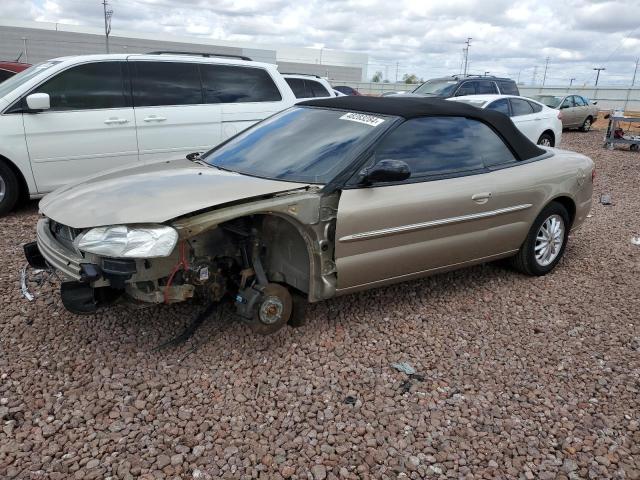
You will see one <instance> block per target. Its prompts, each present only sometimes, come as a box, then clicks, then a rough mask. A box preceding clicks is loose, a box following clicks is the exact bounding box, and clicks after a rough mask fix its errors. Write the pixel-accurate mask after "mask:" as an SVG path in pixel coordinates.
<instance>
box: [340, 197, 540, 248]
mask: <svg viewBox="0 0 640 480" xmlns="http://www.w3.org/2000/svg"><path fill="white" fill-rule="evenodd" d="M532 206H533V205H532V204H531V203H525V204H522V205H514V206H513V207H506V208H500V209H498V210H491V211H489V212H481V213H472V214H469V215H461V216H459V217H449V218H443V219H440V220H432V221H430V222H423V223H413V224H411V225H402V226H400V227H391V228H383V229H380V230H372V231H370V232H362V233H354V234H353V235H347V236H346V237H342V238H340V239H339V241H340V242H344V243H346V242H357V241H359V240H369V239H371V238H379V237H387V236H389V235H396V234H398V233H408V232H415V231H417V230H424V229H426V228H434V227H440V226H442V225H451V224H453V223H462V222H468V221H471V220H478V219H480V218H489V217H495V216H497V215H504V214H506V213H512V212H518V211H520V210H526V209H527V208H531V207H532Z"/></svg>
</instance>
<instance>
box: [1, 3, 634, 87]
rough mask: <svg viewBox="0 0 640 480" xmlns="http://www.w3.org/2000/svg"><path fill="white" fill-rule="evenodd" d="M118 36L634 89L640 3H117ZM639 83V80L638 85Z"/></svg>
mask: <svg viewBox="0 0 640 480" xmlns="http://www.w3.org/2000/svg"><path fill="white" fill-rule="evenodd" d="M110 4H111V8H113V10H114V12H115V13H114V17H113V33H114V34H115V33H117V32H118V30H129V31H136V32H153V33H158V31H159V30H160V31H165V32H168V33H171V34H176V35H179V36H193V37H209V38H214V39H216V38H218V39H226V40H239V41H252V42H253V41H255V42H258V43H262V44H270V45H288V46H302V47H315V48H327V49H341V50H351V51H357V52H363V53H367V54H369V59H370V63H369V66H368V71H369V76H371V75H373V73H374V72H375V71H381V72H382V73H383V75H386V77H387V78H389V79H390V80H391V81H393V80H395V75H396V63H397V64H398V70H399V73H400V77H402V75H403V74H404V73H415V74H417V75H418V76H421V77H424V78H429V77H434V76H440V75H445V74H453V73H459V72H460V68H461V60H462V49H463V47H464V41H465V40H466V38H467V37H472V38H473V39H472V40H471V49H470V55H469V62H470V63H469V70H470V72H473V73H483V72H485V71H489V72H491V74H496V75H509V76H511V77H512V78H514V79H517V78H518V77H519V78H520V81H522V82H526V83H530V82H531V81H532V79H533V77H534V70H535V67H536V66H537V70H535V72H536V74H537V80H538V81H541V80H542V76H543V72H544V65H545V59H546V58H547V57H549V67H548V72H547V84H554V85H565V84H568V83H569V79H570V78H575V79H576V80H575V82H574V83H575V84H578V85H582V84H593V82H594V80H595V73H596V72H594V71H593V68H594V67H596V66H597V67H600V66H604V67H605V68H606V71H604V72H602V74H601V77H600V84H629V83H630V82H631V76H632V75H633V69H634V64H635V60H636V58H638V57H640V0H624V1H605V0H602V1H601V0H591V1H589V0H533V1H530V0H395V1H390V0H380V1H379V0H317V1H316V0H310V1H306V0H299V1H298V2H291V1H288V0H255V1H251V0H110ZM0 16H2V18H5V19H16V20H38V21H49V22H62V23H69V24H77V25H86V26H93V27H100V26H102V25H103V17H102V5H101V0H0ZM639 83H640V73H639V78H638V80H637V81H636V84H639Z"/></svg>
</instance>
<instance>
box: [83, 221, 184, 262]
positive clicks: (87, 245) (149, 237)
mask: <svg viewBox="0 0 640 480" xmlns="http://www.w3.org/2000/svg"><path fill="white" fill-rule="evenodd" d="M177 241H178V232H176V231H175V229H173V228H171V227H167V226H165V225H139V226H127V225H115V226H112V227H96V228H92V229H91V230H88V231H86V232H85V233H82V234H80V235H79V236H78V237H77V238H76V239H75V241H74V244H75V245H76V247H77V248H78V249H79V250H82V251H84V252H89V253H95V254H96V255H102V256H105V257H115V258H153V257H167V256H168V255H169V254H170V253H171V252H172V251H173V248H174V247H175V246H176V243H177Z"/></svg>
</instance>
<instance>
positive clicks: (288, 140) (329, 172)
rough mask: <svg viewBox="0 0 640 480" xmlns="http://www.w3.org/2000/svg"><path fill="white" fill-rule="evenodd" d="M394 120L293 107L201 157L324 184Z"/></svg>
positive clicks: (254, 173) (237, 169) (226, 166)
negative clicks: (367, 141)
mask: <svg viewBox="0 0 640 480" xmlns="http://www.w3.org/2000/svg"><path fill="white" fill-rule="evenodd" d="M394 119H395V117H388V116H384V115H373V114H364V113H359V112H346V111H343V110H329V109H320V108H309V107H293V108H290V109H288V110H285V111H284V112H281V113H279V114H277V115H274V116H273V117H270V118H268V119H266V120H264V121H262V122H260V123H259V124H257V125H255V126H254V127H252V128H249V129H248V130H245V131H244V132H242V133H240V134H239V135H238V136H236V137H235V138H233V139H231V140H230V141H229V142H227V143H225V144H223V145H221V146H220V147H218V148H215V149H214V150H211V151H210V152H209V153H207V154H205V155H204V156H203V157H202V160H204V161H205V162H207V163H208V164H209V165H213V166H215V167H219V168H222V169H224V170H231V171H233V172H238V173H243V174H246V175H252V176H256V177H263V178H270V179H275V180H285V181H289V182H300V183H318V184H326V183H328V182H329V181H331V180H332V179H333V178H334V177H335V176H336V175H337V174H338V173H340V172H341V171H342V170H343V169H344V168H346V167H347V166H348V165H349V164H350V163H351V162H352V161H353V159H354V157H355V155H357V153H358V152H359V150H360V149H361V148H362V147H363V145H364V144H365V143H366V140H367V139H369V138H370V137H372V136H374V135H376V134H377V133H378V132H381V131H382V130H384V129H386V128H387V127H388V126H389V125H391V123H392V122H393V120H394Z"/></svg>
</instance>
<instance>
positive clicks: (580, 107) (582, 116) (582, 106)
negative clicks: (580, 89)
mask: <svg viewBox="0 0 640 480" xmlns="http://www.w3.org/2000/svg"><path fill="white" fill-rule="evenodd" d="M573 102H574V104H575V106H576V107H575V108H576V123H577V124H578V126H582V124H583V123H584V121H585V120H586V119H587V117H588V116H589V114H590V113H589V103H588V102H586V101H585V100H584V98H582V97H581V96H580V95H574V96H573Z"/></svg>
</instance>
